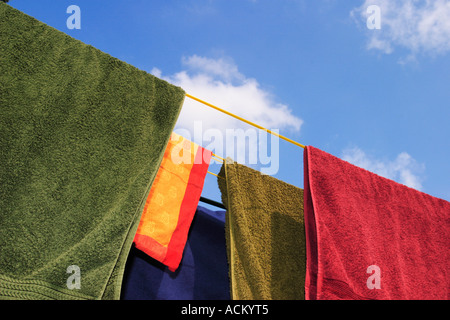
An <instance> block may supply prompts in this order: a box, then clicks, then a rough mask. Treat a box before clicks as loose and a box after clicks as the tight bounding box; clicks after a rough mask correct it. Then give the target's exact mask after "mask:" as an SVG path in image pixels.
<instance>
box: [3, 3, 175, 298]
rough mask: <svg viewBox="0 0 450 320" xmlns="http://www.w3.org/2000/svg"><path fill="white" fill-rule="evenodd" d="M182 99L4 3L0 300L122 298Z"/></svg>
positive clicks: (149, 77) (161, 84) (164, 84)
mask: <svg viewBox="0 0 450 320" xmlns="http://www.w3.org/2000/svg"><path fill="white" fill-rule="evenodd" d="M183 99H184V92H183V90H182V89H180V88H177V87H175V86H172V85H170V84H168V83H167V82H165V81H162V80H160V79H157V78H155V77H154V76H152V75H150V74H148V73H146V72H144V71H140V70H138V69H136V68H134V67H132V66H130V65H128V64H126V63H124V62H121V61H119V60H117V59H115V58H113V57H111V56H109V55H107V54H105V53H102V52H101V51H99V50H97V49H95V48H93V47H91V46H88V45H85V44H83V43H81V42H80V41H78V40H75V39H73V38H71V37H69V36H68V35H66V34H64V33H62V32H59V31H57V30H56V29H53V28H51V27H49V26H47V25H45V24H43V23H41V22H39V21H37V20H35V19H33V18H32V17H29V16H27V15H25V14H23V13H21V12H20V11H18V10H16V9H14V8H12V7H10V6H9V5H6V4H4V3H0V106H1V107H0V150H1V151H0V163H1V165H0V250H1V251H0V252H1V253H0V298H4V299H6V298H11V299H119V298H120V288H121V281H122V276H123V269H124V266H125V263H126V259H127V255H128V252H129V250H130V247H131V245H132V242H133V238H134V234H135V232H136V229H137V226H138V223H139V219H140V215H141V213H142V210H143V207H144V204H145V199H146V198H147V196H148V193H149V190H150V187H151V184H152V182H153V179H154V176H155V175H156V172H157V171H158V168H159V165H160V162H161V159H162V156H163V154H164V150H165V147H166V145H167V142H168V141H169V138H170V134H171V132H172V131H173V126H174V124H175V122H176V119H177V117H178V114H179V111H180V109H181V105H182V102H183ZM73 265H75V266H77V267H78V268H77V267H75V268H69V267H70V266H73ZM71 270H75V271H71ZM78 270H79V271H80V273H78V272H77V271H78ZM68 271H69V273H68ZM72 272H74V273H72ZM78 276H80V277H78ZM77 280H80V281H79V282H78V281H77ZM78 283H79V284H80V289H76V286H75V288H73V287H72V284H75V285H76V284H78ZM69 287H70V288H73V289H69Z"/></svg>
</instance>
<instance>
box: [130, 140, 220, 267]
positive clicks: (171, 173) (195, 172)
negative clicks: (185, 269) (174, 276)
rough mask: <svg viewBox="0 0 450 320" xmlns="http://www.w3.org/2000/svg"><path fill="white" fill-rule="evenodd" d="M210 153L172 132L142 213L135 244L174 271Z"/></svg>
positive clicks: (195, 205)
mask: <svg viewBox="0 0 450 320" xmlns="http://www.w3.org/2000/svg"><path fill="white" fill-rule="evenodd" d="M211 156H212V153H211V151H209V150H206V149H204V148H202V147H200V146H199V145H197V144H195V143H193V142H191V141H189V140H187V139H185V138H184V137H182V136H180V135H178V134H176V133H172V136H171V138H170V140H169V143H168V145H167V147H166V151H165V153H164V157H163V160H162V162H161V166H160V168H159V170H158V173H157V174H156V177H155V180H154V182H153V185H152V188H151V190H150V193H149V195H148V198H147V201H146V204H145V206H144V211H143V213H142V216H141V220H140V224H139V226H138V229H137V232H136V235H135V238H134V243H135V245H136V248H138V249H139V250H141V251H143V252H145V253H146V254H147V255H149V256H151V257H152V258H154V259H156V260H158V261H160V262H162V263H163V264H165V265H166V266H168V268H169V270H170V271H172V272H174V271H175V270H176V269H177V268H178V266H179V264H180V261H181V257H182V255H183V250H184V247H185V244H186V240H187V236H188V232H189V228H190V225H191V222H192V219H193V218H194V214H195V211H196V209H197V205H198V202H199V200H200V196H201V193H202V189H203V184H204V181H205V177H206V173H207V170H208V167H209V163H210V160H211Z"/></svg>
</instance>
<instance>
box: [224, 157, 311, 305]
mask: <svg viewBox="0 0 450 320" xmlns="http://www.w3.org/2000/svg"><path fill="white" fill-rule="evenodd" d="M218 183H219V188H220V191H221V193H222V200H223V203H224V205H225V207H226V208H227V215H226V224H225V226H226V239H227V253H228V262H229V270H230V281H231V283H230V287H231V298H232V299H233V300H303V299H304V286H305V282H304V280H305V268H306V261H305V259H306V251H305V233H304V224H303V190H302V189H300V188H297V187H295V186H292V185H290V184H288V183H285V182H283V181H280V180H278V179H276V178H274V177H271V176H268V175H263V174H261V173H260V172H259V171H256V170H253V169H251V168H249V167H246V166H244V165H241V164H238V163H234V162H232V161H231V160H229V159H227V160H226V162H225V163H224V165H223V166H222V168H221V171H220V173H219V178H218Z"/></svg>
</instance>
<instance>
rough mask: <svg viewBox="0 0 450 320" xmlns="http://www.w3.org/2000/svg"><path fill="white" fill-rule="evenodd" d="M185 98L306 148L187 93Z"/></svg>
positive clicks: (298, 144) (297, 144)
mask: <svg viewBox="0 0 450 320" xmlns="http://www.w3.org/2000/svg"><path fill="white" fill-rule="evenodd" d="M186 97H188V98H191V99H192V100H195V101H198V102H200V103H203V104H204V105H206V106H208V107H211V108H213V109H216V110H217V111H220V112H222V113H225V114H227V115H229V116H231V117H233V118H236V119H238V120H240V121H243V122H245V123H247V124H249V125H252V126H254V127H256V128H258V129H261V130H264V131H266V132H268V133H270V134H273V135H275V136H277V137H279V138H281V139H283V140H286V141H288V142H290V143H292V144H294V145H296V146H299V147H301V148H306V147H305V146H304V145H303V144H301V143H298V142H296V141H294V140H291V139H289V138H286V137H284V136H282V135H280V134H278V133H276V132H273V131H271V130H269V129H266V128H264V127H262V126H260V125H259V124H256V123H253V122H251V121H248V120H246V119H244V118H241V117H239V116H237V115H235V114H233V113H231V112H228V111H226V110H223V109H221V108H219V107H216V106H215V105H212V104H211V103H208V102H206V101H203V100H201V99H199V98H196V97H194V96H191V95H190V94H187V93H186Z"/></svg>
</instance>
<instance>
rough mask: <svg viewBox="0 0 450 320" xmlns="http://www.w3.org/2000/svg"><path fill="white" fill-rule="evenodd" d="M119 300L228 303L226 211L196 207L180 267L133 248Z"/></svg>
mask: <svg viewBox="0 0 450 320" xmlns="http://www.w3.org/2000/svg"><path fill="white" fill-rule="evenodd" d="M121 299H122V300H229V299H230V289H229V281H228V262H227V253H226V245H225V211H223V210H220V211H213V210H209V209H206V208H204V207H202V206H199V207H198V208H197V211H196V213H195V216H194V219H193V221H192V224H191V228H190V230H189V235H188V240H187V242H186V247H185V249H184V251H183V258H182V260H181V263H180V266H179V267H178V268H177V270H176V271H175V272H169V271H168V268H167V266H165V265H163V264H162V263H160V262H159V261H157V260H155V259H153V258H151V257H149V256H148V255H147V254H146V253H144V252H142V251H140V250H139V249H137V248H135V247H133V248H132V250H131V252H130V255H129V256H128V260H127V265H126V268H125V275H124V281H123V285H122V298H121Z"/></svg>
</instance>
